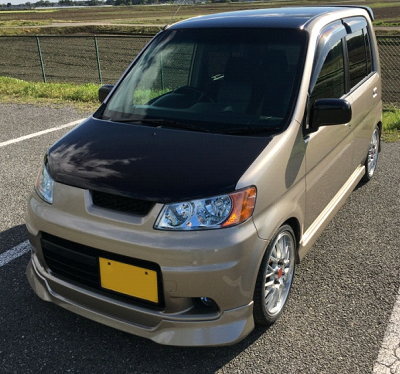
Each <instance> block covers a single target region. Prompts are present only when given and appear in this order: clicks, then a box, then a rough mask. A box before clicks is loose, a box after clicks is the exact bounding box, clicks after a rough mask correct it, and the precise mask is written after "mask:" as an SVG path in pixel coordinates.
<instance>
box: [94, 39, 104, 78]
mask: <svg viewBox="0 0 400 374" xmlns="http://www.w3.org/2000/svg"><path fill="white" fill-rule="evenodd" d="M94 48H95V49H96V61H97V71H98V73H99V82H100V84H103V77H102V75H101V67H100V56H99V46H98V45H97V38H96V36H94Z"/></svg>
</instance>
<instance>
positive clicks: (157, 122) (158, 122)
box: [110, 118, 212, 132]
mask: <svg viewBox="0 0 400 374" xmlns="http://www.w3.org/2000/svg"><path fill="white" fill-rule="evenodd" d="M110 121H113V122H121V123H137V124H143V125H146V126H151V127H169V128H174V129H185V130H194V131H201V132H212V130H210V129H208V128H206V127H204V126H203V125H200V124H191V123H186V122H180V121H175V120H172V119H164V118H126V119H125V118H124V119H113V118H111V119H110Z"/></svg>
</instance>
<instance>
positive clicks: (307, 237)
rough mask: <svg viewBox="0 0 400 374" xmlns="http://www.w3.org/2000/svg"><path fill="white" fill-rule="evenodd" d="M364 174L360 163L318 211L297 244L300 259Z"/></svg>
mask: <svg viewBox="0 0 400 374" xmlns="http://www.w3.org/2000/svg"><path fill="white" fill-rule="evenodd" d="M364 174H365V167H364V165H360V166H358V167H357V169H356V170H354V172H353V174H351V175H350V178H349V179H348V180H347V181H346V183H345V184H344V185H343V186H342V188H341V189H340V190H339V191H338V193H337V194H336V195H335V196H334V197H333V199H332V200H331V201H330V202H329V203H328V205H327V206H326V207H325V209H324V210H323V211H322V212H321V213H320V215H319V216H318V217H317V218H316V219H315V221H314V222H313V223H312V224H311V225H310V227H309V228H308V229H307V230H306V232H304V234H303V236H302V238H301V240H300V244H299V257H300V259H302V258H303V257H304V256H305V255H306V254H307V252H308V251H309V250H310V248H311V247H312V245H313V244H314V243H315V241H316V240H317V238H318V237H319V235H320V234H321V232H322V231H323V229H324V228H325V227H326V225H327V224H328V223H329V222H330V220H331V219H332V218H333V216H334V215H335V214H336V212H337V211H338V210H339V209H340V208H341V207H342V205H343V204H344V203H345V201H346V199H347V197H348V196H349V195H350V194H351V193H352V191H353V190H354V188H355V187H356V186H357V184H358V182H359V181H360V180H361V178H362V177H363V175H364Z"/></svg>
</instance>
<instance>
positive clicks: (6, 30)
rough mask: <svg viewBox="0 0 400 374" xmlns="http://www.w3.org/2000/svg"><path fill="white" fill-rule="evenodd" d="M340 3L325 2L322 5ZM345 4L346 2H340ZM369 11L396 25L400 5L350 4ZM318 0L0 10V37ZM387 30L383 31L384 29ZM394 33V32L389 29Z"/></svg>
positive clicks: (151, 26)
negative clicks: (371, 10)
mask: <svg viewBox="0 0 400 374" xmlns="http://www.w3.org/2000/svg"><path fill="white" fill-rule="evenodd" d="M329 3H332V4H340V3H341V1H329V0H327V1H325V2H324V4H329ZM343 3H344V4H348V1H343ZM352 3H353V4H359V5H368V6H370V7H372V8H373V10H374V13H375V16H376V25H379V26H398V25H399V24H400V2H398V1H396V2H394V1H384V2H376V1H375V2H374V1H368V0H365V1H359V0H358V1H357V0H356V1H353V2H352ZM319 4H320V2H318V1H307V0H304V1H285V2H284V3H283V2H282V1H271V2H246V3H240V2H231V3H206V4H197V5H134V6H118V7H85V8H63V9H43V10H29V11H0V35H25V34H71V33H77V34H94V33H95V34H121V33H122V34H126V33H130V32H132V31H134V32H136V33H138V32H156V31H157V30H159V29H160V28H161V27H163V26H164V25H166V24H170V23H173V22H176V21H179V20H182V19H185V18H189V17H194V16H198V15H204V14H210V13H216V12H225V11H234V10H243V9H257V8H271V7H280V6H282V5H284V6H299V5H307V6H313V5H319ZM385 31H387V30H385ZM393 32H397V30H393Z"/></svg>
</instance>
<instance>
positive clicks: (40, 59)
mask: <svg viewBox="0 0 400 374" xmlns="http://www.w3.org/2000/svg"><path fill="white" fill-rule="evenodd" d="M152 37H153V35H141V34H140V35H139V34H138V35H130V36H60V35H57V36H1V37H0V48H1V51H2V53H0V76H9V77H15V78H19V79H23V80H27V81H43V82H73V83H100V84H103V83H113V82H115V81H116V80H117V79H118V78H119V77H120V75H121V73H122V72H123V71H124V70H125V69H126V67H127V66H128V65H129V63H130V62H131V61H132V60H133V58H134V57H135V56H136V55H137V54H138V53H139V51H140V50H141V49H142V48H143V47H144V46H145V45H146V43H147V42H148V41H149V40H150V39H151V38H152ZM378 44H379V51H380V59H381V67H382V79H383V101H384V104H385V106H386V107H388V106H396V107H400V36H379V37H378Z"/></svg>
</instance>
